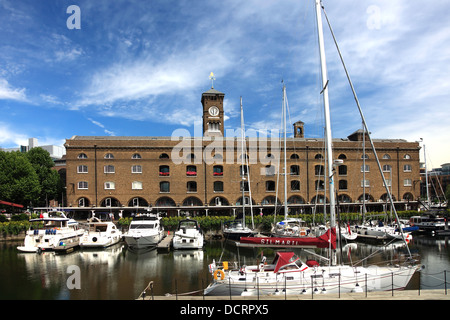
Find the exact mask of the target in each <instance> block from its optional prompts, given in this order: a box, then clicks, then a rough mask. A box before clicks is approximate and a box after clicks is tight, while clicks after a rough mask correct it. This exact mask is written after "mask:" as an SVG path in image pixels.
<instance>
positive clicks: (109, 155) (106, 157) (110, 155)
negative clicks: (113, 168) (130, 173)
mask: <svg viewBox="0 0 450 320" xmlns="http://www.w3.org/2000/svg"><path fill="white" fill-rule="evenodd" d="M105 159H114V155H113V154H112V153H107V154H105Z"/></svg>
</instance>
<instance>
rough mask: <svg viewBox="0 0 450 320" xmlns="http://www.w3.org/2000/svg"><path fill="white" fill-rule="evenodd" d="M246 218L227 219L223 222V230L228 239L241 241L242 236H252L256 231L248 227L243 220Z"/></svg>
mask: <svg viewBox="0 0 450 320" xmlns="http://www.w3.org/2000/svg"><path fill="white" fill-rule="evenodd" d="M243 221H244V219H242V220H239V219H236V220H232V221H227V222H225V223H224V224H223V227H222V232H223V235H224V237H225V239H227V240H234V241H239V239H240V238H241V237H251V236H253V235H254V234H255V232H254V231H253V230H252V229H250V228H249V227H247V226H246V225H245V223H244V222H243Z"/></svg>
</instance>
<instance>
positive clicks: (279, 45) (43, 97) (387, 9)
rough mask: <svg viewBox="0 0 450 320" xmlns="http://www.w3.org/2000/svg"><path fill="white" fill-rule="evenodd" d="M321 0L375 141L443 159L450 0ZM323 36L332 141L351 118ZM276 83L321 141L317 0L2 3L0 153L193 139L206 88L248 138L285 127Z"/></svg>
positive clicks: (295, 116) (352, 108)
mask: <svg viewBox="0 0 450 320" xmlns="http://www.w3.org/2000/svg"><path fill="white" fill-rule="evenodd" d="M323 5H324V8H325V11H326V13H327V16H328V18H329V20H330V23H331V26H332V28H333V31H334V33H335V35H336V39H337V42H338V45H339V48H340V50H341V52H342V55H343V58H344V61H345V64H346V67H347V69H348V71H349V74H350V77H351V79H352V82H353V85H354V87H355V90H356V93H357V95H358V98H359V101H360V104H361V107H362V110H363V113H364V116H365V118H366V121H367V125H368V127H369V130H370V132H371V133H372V138H374V139H389V138H394V139H397V138H398V139H405V140H407V141H420V140H421V139H423V142H421V146H423V145H424V144H425V145H426V154H427V161H428V165H429V167H433V168H437V167H440V166H441V165H442V164H444V163H449V162H450V148H449V141H450V130H449V124H450V112H449V103H450V86H449V85H450V81H449V75H450V24H449V20H448V13H449V12H450V2H449V1H446V0H437V1H433V5H431V3H428V2H424V1H419V0H396V1H392V0H370V1H356V0H340V1H326V0H324V1H323ZM73 6H75V7H73ZM323 22H324V24H325V23H326V20H325V19H324V18H323ZM324 36H325V43H326V44H325V47H326V59H327V66H328V79H329V85H328V88H329V96H330V110H331V122H332V135H333V137H334V138H346V137H347V136H348V135H350V134H351V133H353V132H354V131H356V130H358V129H361V127H362V124H361V118H360V116H359V113H358V110H357V106H356V103H355V100H354V99H353V95H352V92H351V89H350V86H349V84H348V81H347V78H346V76H345V72H344V69H343V67H342V64H341V62H340V60H339V56H338V54H337V50H336V47H335V45H334V43H333V41H332V38H331V36H330V31H329V28H328V27H327V25H326V24H325V25H324ZM211 72H213V73H214V75H215V80H214V82H213V83H212V82H211V80H210V79H209V76H210V73H211ZM282 81H283V82H284V84H285V85H286V90H287V97H288V103H289V119H288V121H289V123H293V122H295V121H298V120H301V121H303V122H304V123H305V136H306V137H322V136H323V103H322V97H321V95H320V91H321V90H322V88H321V86H320V60H319V49H318V42H317V31H316V19H315V11H314V1H313V0H301V1H300V0H297V1H293V0H282V1H274V0H270V1H269V0H247V1H240V0H221V1H215V0H209V1H206V0H148V1H142V0H127V1H125V0H114V1H111V0H96V1H84V0H70V1H66V0H40V1H35V0H20V1H17V0H0V147H3V148H12V147H18V146H19V145H27V144H28V138H30V137H34V138H37V139H38V143H39V145H48V144H53V145H63V144H64V142H65V140H66V139H68V138H71V137H72V136H74V135H81V136H94V135H95V136H172V134H173V133H174V132H176V131H177V130H179V129H181V130H187V132H189V134H190V135H192V136H198V135H197V134H196V133H197V132H198V128H199V126H200V123H201V114H202V106H201V102H200V99H201V95H202V93H203V92H205V91H207V90H209V89H210V88H211V86H212V84H213V85H214V88H215V89H217V90H218V91H221V92H223V93H225V101H224V111H225V120H226V121H225V128H226V129H232V130H234V129H237V128H239V127H240V114H239V109H240V106H239V105H240V97H242V101H243V109H244V117H245V126H246V129H247V130H255V131H256V132H263V131H264V130H270V129H273V128H281V127H280V124H281V118H280V114H281V102H282ZM200 128H201V127H200ZM196 130H197V131H196ZM200 130H201V129H200ZM200 132H201V131H200ZM421 154H422V161H423V153H422V152H421Z"/></svg>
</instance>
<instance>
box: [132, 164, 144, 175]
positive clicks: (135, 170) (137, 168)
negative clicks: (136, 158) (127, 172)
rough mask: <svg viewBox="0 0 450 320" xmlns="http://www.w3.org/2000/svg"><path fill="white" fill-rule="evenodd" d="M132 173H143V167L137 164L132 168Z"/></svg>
mask: <svg viewBox="0 0 450 320" xmlns="http://www.w3.org/2000/svg"><path fill="white" fill-rule="evenodd" d="M131 173H142V166H140V165H138V164H136V165H134V166H132V167H131Z"/></svg>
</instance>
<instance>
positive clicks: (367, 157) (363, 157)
mask: <svg viewBox="0 0 450 320" xmlns="http://www.w3.org/2000/svg"><path fill="white" fill-rule="evenodd" d="M361 159H366V160H368V159H369V155H367V154H363V155H362V156H361Z"/></svg>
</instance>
